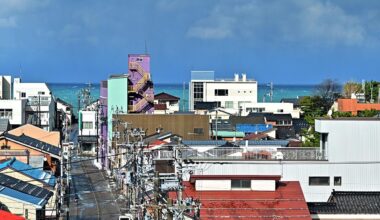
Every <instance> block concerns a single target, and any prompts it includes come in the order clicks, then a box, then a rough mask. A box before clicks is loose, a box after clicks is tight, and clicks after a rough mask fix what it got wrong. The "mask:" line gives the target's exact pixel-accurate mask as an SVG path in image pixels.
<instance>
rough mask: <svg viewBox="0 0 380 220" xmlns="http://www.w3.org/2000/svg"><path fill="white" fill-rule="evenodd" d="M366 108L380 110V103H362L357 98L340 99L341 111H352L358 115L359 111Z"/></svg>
mask: <svg viewBox="0 0 380 220" xmlns="http://www.w3.org/2000/svg"><path fill="white" fill-rule="evenodd" d="M365 110H378V111H380V103H360V102H358V100H357V99H338V111H339V112H350V113H351V114H352V115H354V116H356V115H357V114H358V113H359V112H361V111H365Z"/></svg>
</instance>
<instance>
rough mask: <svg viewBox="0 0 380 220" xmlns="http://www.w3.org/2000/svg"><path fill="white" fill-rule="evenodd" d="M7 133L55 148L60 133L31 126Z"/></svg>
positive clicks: (58, 141)
mask: <svg viewBox="0 0 380 220" xmlns="http://www.w3.org/2000/svg"><path fill="white" fill-rule="evenodd" d="M8 133H9V134H12V135H15V136H21V135H26V136H29V137H31V138H35V139H38V140H40V141H42V142H45V143H48V144H51V145H54V146H56V147H57V146H58V145H59V143H60V133H59V132H58V131H46V130H44V129H42V128H39V127H37V126H34V125H31V124H26V125H22V126H20V127H18V128H15V129H12V130H10V131H9V132H8Z"/></svg>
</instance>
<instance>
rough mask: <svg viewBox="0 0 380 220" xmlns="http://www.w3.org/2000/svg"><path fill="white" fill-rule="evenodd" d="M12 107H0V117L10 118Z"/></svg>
mask: <svg viewBox="0 0 380 220" xmlns="http://www.w3.org/2000/svg"><path fill="white" fill-rule="evenodd" d="M12 116H13V109H0V118H6V119H12Z"/></svg>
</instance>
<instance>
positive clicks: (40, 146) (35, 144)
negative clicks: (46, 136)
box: [3, 133, 61, 157]
mask: <svg viewBox="0 0 380 220" xmlns="http://www.w3.org/2000/svg"><path fill="white" fill-rule="evenodd" d="M3 136H4V137H5V138H7V139H10V140H13V141H15V142H18V143H21V144H22V145H26V146H27V147H31V148H33V149H36V150H38V151H42V152H45V153H48V154H50V155H52V156H56V157H60V156H61V148H59V147H56V146H54V145H51V144H48V143H46V142H43V141H40V140H38V139H35V138H32V137H29V136H26V135H24V134H23V135H21V136H16V135H12V134H10V133H4V134H3Z"/></svg>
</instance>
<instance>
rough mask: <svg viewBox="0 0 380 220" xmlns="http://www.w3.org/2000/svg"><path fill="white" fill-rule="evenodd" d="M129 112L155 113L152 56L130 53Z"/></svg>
mask: <svg viewBox="0 0 380 220" xmlns="http://www.w3.org/2000/svg"><path fill="white" fill-rule="evenodd" d="M128 75H129V77H128V78H129V80H128V113H147V114H153V111H154V104H153V101H154V90H153V82H152V79H151V77H150V56H149V55H147V54H130V55H128Z"/></svg>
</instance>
